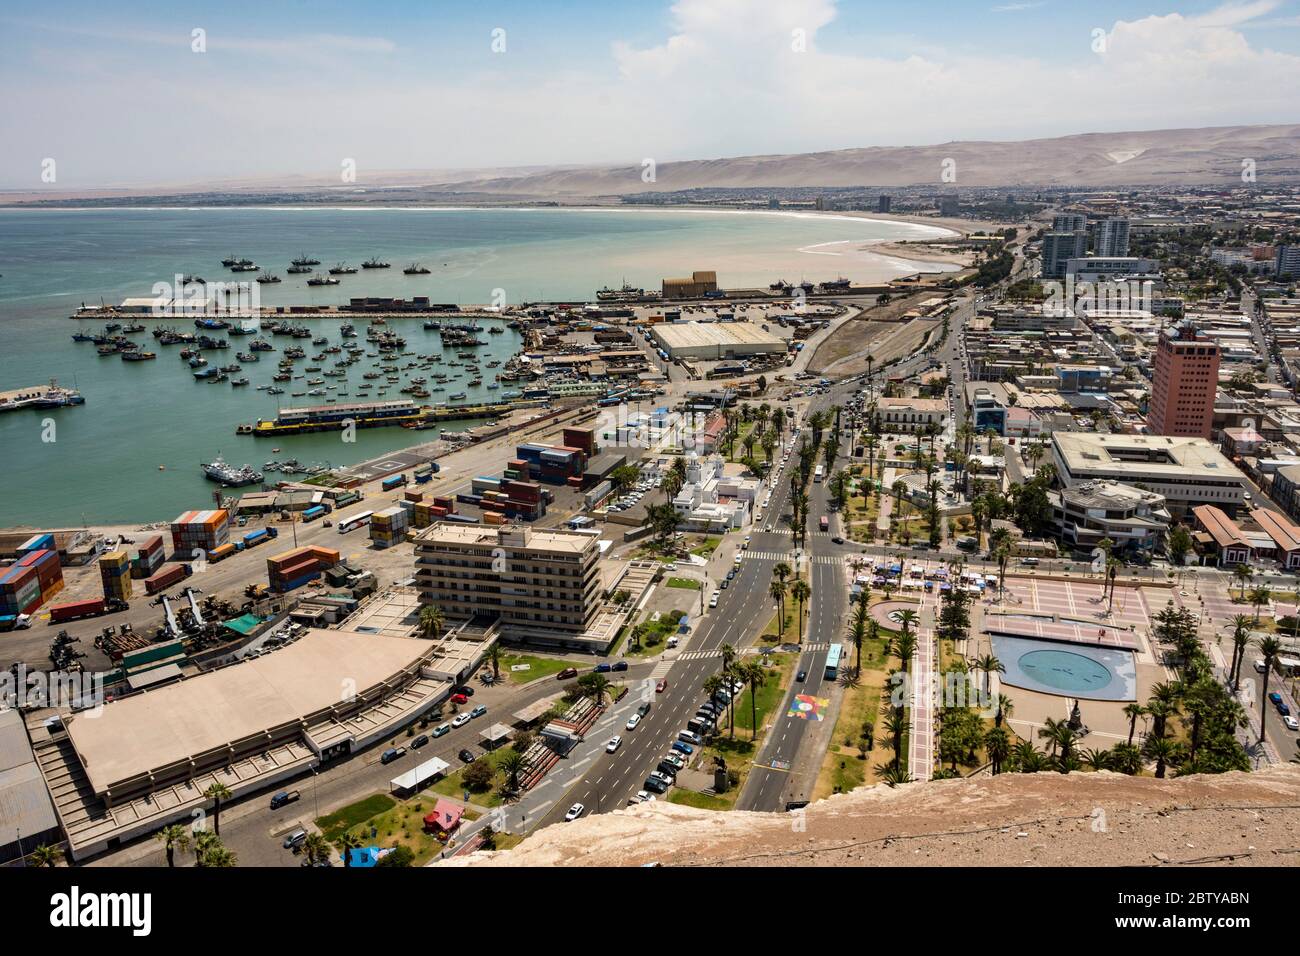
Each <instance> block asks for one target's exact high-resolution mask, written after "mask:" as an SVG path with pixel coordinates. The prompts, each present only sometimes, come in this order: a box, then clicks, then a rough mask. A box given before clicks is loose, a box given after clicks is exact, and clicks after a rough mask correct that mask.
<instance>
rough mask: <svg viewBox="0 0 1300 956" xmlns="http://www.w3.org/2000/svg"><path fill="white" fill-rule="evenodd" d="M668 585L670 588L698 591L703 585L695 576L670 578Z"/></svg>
mask: <svg viewBox="0 0 1300 956" xmlns="http://www.w3.org/2000/svg"><path fill="white" fill-rule="evenodd" d="M668 586H669V587H670V588H686V589H687V590H688V591H698V590H699V589H700V587H701V585H700V582H699V581H698V580H696V579H695V578H669V579H668Z"/></svg>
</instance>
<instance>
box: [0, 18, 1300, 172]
mask: <svg viewBox="0 0 1300 956" xmlns="http://www.w3.org/2000/svg"><path fill="white" fill-rule="evenodd" d="M1276 8H1277V4H1276V3H1273V2H1269V0H1263V2H1249V3H1232V4H1227V5H1224V6H1221V7H1219V8H1217V9H1215V10H1212V11H1210V12H1208V13H1204V14H1199V15H1189V16H1185V15H1182V14H1177V13H1173V14H1167V15H1158V16H1149V17H1144V18H1141V19H1137V20H1130V21H1117V22H1115V23H1113V24H1110V26H1109V27H1108V28H1107V41H1108V48H1107V51H1106V53H1105V54H1104V55H1094V54H1092V53H1091V52H1090V43H1091V40H1092V38H1091V35H1090V33H1089V32H1088V31H1084V32H1081V33H1080V34H1079V35H1074V34H1073V33H1072V34H1069V35H1065V34H1044V41H1043V46H1042V48H1040V49H1039V48H1021V49H1017V50H1015V51H1010V52H1009V51H1007V50H1005V49H995V48H988V49H982V48H980V47H977V46H971V47H968V48H967V49H966V50H965V51H964V52H951V51H948V52H941V51H936V50H934V49H925V50H923V51H920V52H916V53H914V54H912V55H909V56H905V57H902V58H898V57H891V56H887V55H885V54H883V53H881V52H878V51H880V50H882V49H886V48H885V47H883V46H881V45H880V44H871V45H864V46H863V47H862V48H861V49H860V50H855V51H854V52H852V53H843V52H834V53H833V52H829V51H828V50H827V49H826V46H827V45H826V44H825V43H821V44H819V42H818V41H819V39H824V38H825V37H826V36H828V35H830V34H831V33H832V31H834V30H835V28H836V24H835V17H836V5H835V3H833V2H832V0H678V2H677V3H676V4H675V5H674V6H673V7H672V10H671V15H670V31H671V32H670V34H669V36H668V37H667V38H665V39H664V40H663V41H662V42H661V43H657V44H653V45H650V46H643V47H633V46H630V45H627V44H616V45H614V47H613V48H612V49H611V50H609V51H608V53H609V57H608V59H607V60H603V59H602V58H601V57H600V55H599V54H598V53H597V52H589V53H588V54H586V55H585V56H584V57H574V58H572V59H570V60H567V61H564V62H560V63H556V64H551V65H548V68H547V72H546V73H545V74H543V75H541V76H537V75H529V76H526V77H521V76H520V75H519V74H517V73H512V72H511V71H510V70H509V69H499V67H498V64H499V63H500V61H496V62H492V63H488V64H485V66H484V67H483V69H482V71H481V72H477V73H476V72H474V71H473V70H472V69H471V70H439V69H438V68H437V64H436V63H432V64H429V65H427V66H423V67H422V68H423V72H421V73H419V74H418V75H415V74H412V72H411V67H410V63H409V62H406V63H405V64H404V65H401V64H402V63H403V61H402V58H401V56H400V51H399V55H398V56H390V53H391V51H392V49H393V48H392V47H391V46H390V45H389V43H390V41H387V40H383V39H376V38H348V37H336V36H334V35H332V34H328V33H321V34H316V35H312V36H310V37H300V38H281V39H277V40H273V41H264V40H257V39H248V38H245V39H244V40H241V41H239V42H240V43H241V49H243V50H244V51H246V52H247V53H248V55H249V56H250V57H262V58H264V59H267V60H272V59H276V60H278V59H279V58H280V55H281V53H283V54H284V55H285V56H293V55H295V53H294V52H293V51H296V54H297V55H302V53H303V51H304V50H315V51H322V50H324V51H327V52H337V54H338V55H337V56H336V57H332V60H334V61H336V62H334V63H333V64H332V65H331V66H330V68H328V69H321V70H315V69H298V70H295V69H292V68H284V67H283V65H281V68H280V69H279V70H278V72H276V73H275V74H274V79H270V78H268V75H267V74H266V73H264V72H263V71H260V70H248V69H239V70H230V69H226V70H225V71H224V72H218V64H219V63H220V62H221V61H220V60H219V59H217V58H212V57H211V56H209V57H208V58H206V60H205V58H201V57H196V58H193V62H194V64H195V65H194V67H193V68H190V67H188V64H189V63H190V61H185V62H186V64H187V68H185V69H169V68H167V67H164V66H160V65H159V64H158V63H157V62H154V61H152V60H151V59H150V58H149V57H148V56H139V55H137V52H138V51H135V50H132V49H131V48H130V47H129V46H128V47H125V48H123V49H115V48H113V45H112V44H106V45H104V46H105V47H106V48H107V49H106V50H104V49H101V50H100V51H99V52H98V53H97V54H95V55H88V56H86V57H83V58H72V59H69V58H66V57H65V58H63V59H62V60H61V61H60V62H61V63H62V66H61V68H58V69H55V68H54V67H53V61H52V60H49V61H46V62H49V63H50V64H51V65H50V67H48V68H46V69H44V70H43V71H42V72H43V76H42V78H41V80H40V81H38V82H32V83H29V84H27V86H26V87H24V88H23V89H20V90H17V91H16V95H12V96H11V98H10V100H9V104H8V107H7V109H6V110H5V111H2V112H0V169H2V170H5V171H6V176H5V181H4V184H5V185H13V184H14V181H13V177H12V175H9V174H8V171H9V170H11V169H17V168H22V169H24V170H29V169H36V161H35V160H33V158H32V157H33V156H35V157H37V158H39V157H43V156H56V157H57V156H66V157H68V160H69V161H68V162H66V163H65V162H61V163H60V174H61V178H64V177H66V181H67V182H69V183H72V182H74V181H79V182H83V183H85V182H95V181H107V180H117V181H137V182H138V181H149V180H167V181H173V182H174V181H178V180H185V179H187V178H194V177H211V176H217V175H223V176H224V175H228V176H239V175H251V174H256V173H273V172H284V173H331V172H333V171H336V170H337V169H338V166H339V162H340V160H341V159H342V158H343V157H355V158H356V159H357V160H358V162H359V164H360V168H361V173H362V181H363V182H364V177H365V173H366V171H367V170H375V169H397V168H439V167H444V168H445V167H448V166H498V165H508V164H512V163H517V164H532V163H601V164H604V163H626V164H629V165H634V166H635V165H639V163H640V161H641V159H642V158H643V157H653V158H655V159H656V160H658V161H660V162H664V161H670V160H673V159H683V158H707V157H710V156H736V155H743V154H747V153H768V152H802V151H811V150H818V149H829V148H837V147H843V146H867V145H903V144H924V143H936V142H944V141H948V140H953V139H1017V138H1033V137H1038V136H1052V135H1061V134H1067V133H1074V132H1087V131H1094V130H1125V129H1156V128H1171V127H1180V126H1214V125H1233V124H1237V123H1257V122H1293V121H1295V119H1296V116H1295V104H1294V91H1295V90H1296V89H1300V57H1296V56H1292V55H1289V54H1283V53H1278V52H1274V51H1270V50H1267V49H1264V48H1262V47H1260V46H1258V45H1252V43H1251V42H1250V41H1249V40H1248V39H1247V34H1246V33H1244V32H1243V30H1245V29H1246V28H1248V27H1253V26H1254V25H1256V24H1260V23H1262V22H1265V21H1266V20H1267V18H1268V16H1269V14H1271V13H1272V12H1273V11H1274V10H1275V9H1276ZM795 30H802V31H804V32H805V35H806V37H807V47H806V50H805V51H804V52H796V50H795V49H793V48H792V31H795ZM217 42H219V38H217V37H211V36H210V38H209V44H210V48H211V46H213V45H215V44H216V43H217ZM349 44H354V45H355V46H353V47H349ZM286 45H287V46H286ZM390 60H391V61H392V64H391V66H390ZM399 65H400V66H401V70H402V72H398V69H399ZM160 136H163V137H165V138H166V139H167V142H168V148H167V149H165V150H159V149H155V148H153V144H156V142H157V140H158V138H159V137H160ZM86 143H96V144H101V148H99V149H96V150H91V151H87V150H85V148H84V145H85V144H86ZM144 146H148V148H143V147H144ZM111 164H119V165H111Z"/></svg>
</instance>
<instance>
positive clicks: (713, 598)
mask: <svg viewBox="0 0 1300 956" xmlns="http://www.w3.org/2000/svg"><path fill="white" fill-rule="evenodd" d="M720 597H722V592H721V591H714V592H713V594H711V595H710V596H709V607H717V606H718V598H720Z"/></svg>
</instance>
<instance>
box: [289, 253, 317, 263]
mask: <svg viewBox="0 0 1300 956" xmlns="http://www.w3.org/2000/svg"><path fill="white" fill-rule="evenodd" d="M292 264H293V265H295V266H318V265H320V260H319V259H313V258H311V257H310V256H308V255H307V253H305V252H304V253H303V254H302V255H300V256H299V257H298V258H297V259H294V260H293V261H292Z"/></svg>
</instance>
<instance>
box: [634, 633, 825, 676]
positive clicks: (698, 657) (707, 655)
mask: <svg viewBox="0 0 1300 956" xmlns="http://www.w3.org/2000/svg"><path fill="white" fill-rule="evenodd" d="M767 649H768V648H764V647H746V648H745V649H744V650H742V651H741V652H740V653H741V654H742V655H748V654H762V653H763V652H764V651H765V650H767ZM802 649H803V650H805V651H813V652H817V651H825V650H830V644H829V643H827V642H824V641H823V642H815V641H805V642H804V643H803V645H802ZM721 656H722V651H721V650H720V649H719V648H716V647H715V648H714V649H713V650H709V651H687V652H686V653H684V654H678V655H677V660H679V661H703V660H709V659H711V658H715V657H721ZM660 666H662V665H660ZM665 673H667V672H665ZM650 676H651V677H662V676H664V675H663V674H659V673H658V668H655V672H653V673H651V675H650Z"/></svg>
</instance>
